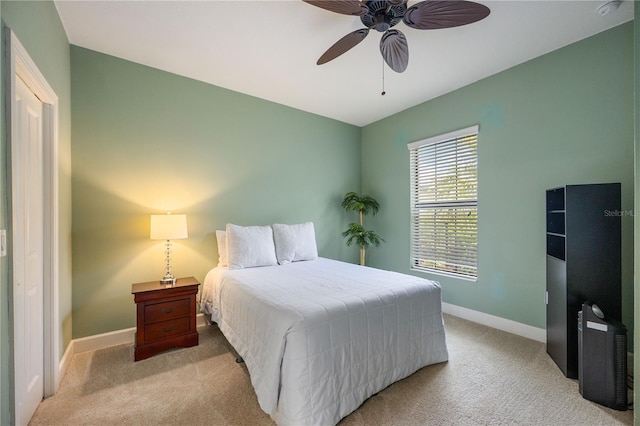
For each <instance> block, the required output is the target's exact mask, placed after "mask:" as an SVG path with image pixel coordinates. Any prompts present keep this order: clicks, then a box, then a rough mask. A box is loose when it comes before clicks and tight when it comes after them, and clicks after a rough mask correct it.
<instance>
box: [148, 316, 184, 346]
mask: <svg viewBox="0 0 640 426" xmlns="http://www.w3.org/2000/svg"><path fill="white" fill-rule="evenodd" d="M189 323H190V318H189V317H188V316H187V317H182V318H176V319H173V320H169V321H163V322H157V323H155V324H149V325H145V326H144V334H145V336H146V338H145V340H146V341H147V342H152V341H155V340H161V339H166V338H168V337H172V336H175V335H178V334H183V333H185V332H187V331H189Z"/></svg>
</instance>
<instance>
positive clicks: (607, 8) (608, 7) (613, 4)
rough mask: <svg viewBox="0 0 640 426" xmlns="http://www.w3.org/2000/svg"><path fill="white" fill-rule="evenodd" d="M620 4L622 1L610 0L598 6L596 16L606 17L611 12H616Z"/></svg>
mask: <svg viewBox="0 0 640 426" xmlns="http://www.w3.org/2000/svg"><path fill="white" fill-rule="evenodd" d="M621 3H622V0H612V1H609V2H606V3H604V4H602V5H600V7H598V10H597V12H598V15H600V16H606V15H608V14H610V13H612V12H615V11H616V10H618V8H619V7H620V4H621Z"/></svg>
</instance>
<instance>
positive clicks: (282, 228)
mask: <svg viewBox="0 0 640 426" xmlns="http://www.w3.org/2000/svg"><path fill="white" fill-rule="evenodd" d="M271 226H272V228H273V240H274V241H275V244H276V257H277V258H278V263H279V264H280V265H284V264H287V263H291V262H298V261H301V260H313V259H317V258H318V247H317V246H316V233H315V230H314V228H313V222H307V223H300V224H297V225H283V224H280V223H274V224H273V225H271Z"/></svg>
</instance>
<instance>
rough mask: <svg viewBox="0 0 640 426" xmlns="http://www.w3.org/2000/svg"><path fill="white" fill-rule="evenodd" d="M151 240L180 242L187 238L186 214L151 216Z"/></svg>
mask: <svg viewBox="0 0 640 426" xmlns="http://www.w3.org/2000/svg"><path fill="white" fill-rule="evenodd" d="M149 234H150V238H151V239H152V240H181V239H184V238H187V237H188V234H187V215H186V214H152V215H151V227H150V233H149Z"/></svg>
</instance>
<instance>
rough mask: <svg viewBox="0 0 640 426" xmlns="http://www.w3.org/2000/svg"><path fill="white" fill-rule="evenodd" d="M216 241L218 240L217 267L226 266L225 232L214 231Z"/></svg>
mask: <svg viewBox="0 0 640 426" xmlns="http://www.w3.org/2000/svg"><path fill="white" fill-rule="evenodd" d="M216 240H218V266H227V265H228V264H229V262H228V260H227V259H228V258H229V256H228V252H227V231H222V230H220V229H217V230H216Z"/></svg>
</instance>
